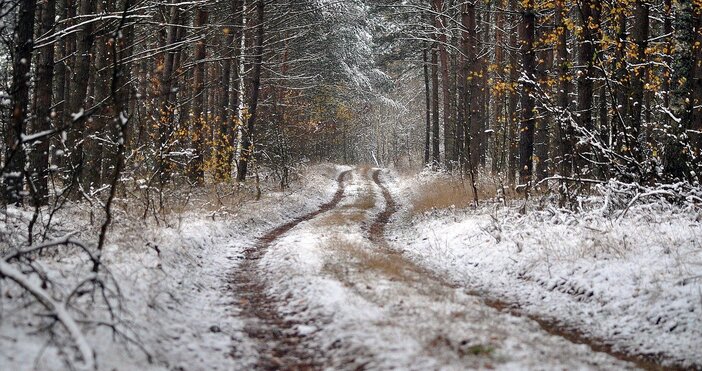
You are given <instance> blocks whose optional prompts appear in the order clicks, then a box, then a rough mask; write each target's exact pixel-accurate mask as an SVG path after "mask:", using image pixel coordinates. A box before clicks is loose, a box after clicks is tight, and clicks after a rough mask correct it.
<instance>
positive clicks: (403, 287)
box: [260, 170, 632, 370]
mask: <svg viewBox="0 0 702 371" xmlns="http://www.w3.org/2000/svg"><path fill="white" fill-rule="evenodd" d="M371 172H372V170H371ZM383 177H385V176H383ZM384 207H385V201H384V198H383V196H382V193H381V191H380V189H379V187H378V186H377V185H376V184H374V183H373V182H372V181H371V177H370V174H368V172H367V171H363V170H361V171H354V172H353V173H352V178H351V179H350V180H347V186H346V198H345V199H344V200H342V202H341V203H340V204H339V206H338V207H337V208H335V209H334V210H331V211H329V212H328V213H325V214H323V215H321V216H319V217H317V218H315V219H313V220H311V221H308V222H305V223H303V224H300V225H299V226H298V227H296V228H295V229H294V230H293V231H291V232H290V233H289V234H287V235H286V236H283V237H281V238H280V239H278V240H277V242H276V243H275V244H274V245H273V246H271V248H270V251H269V252H268V254H267V255H266V256H265V257H264V259H263V260H262V262H261V263H260V267H261V268H262V271H263V272H264V274H267V275H268V276H269V278H268V282H270V283H271V284H270V286H269V287H270V292H271V294H272V295H273V296H274V297H277V298H278V300H279V301H280V302H281V303H282V308H281V311H283V312H284V313H286V314H287V315H288V316H289V317H290V318H292V319H294V320H295V321H296V322H298V323H301V325H300V326H299V328H298V329H297V332H298V334H300V335H301V336H302V337H305V338H307V342H308V344H311V346H314V347H316V348H318V349H319V350H320V351H319V352H318V353H319V356H320V358H322V359H320V360H318V361H319V362H320V363H322V364H324V365H327V366H328V367H330V368H331V369H356V368H358V367H361V368H365V369H413V370H426V369H456V370H459V369H466V368H499V369H525V368H530V369H557V368H559V369H562V368H567V369H597V368H604V369H612V368H617V369H626V368H630V367H632V365H630V364H628V363H625V362H622V361H619V360H617V359H615V358H613V357H611V356H609V355H607V354H604V353H594V352H592V351H591V350H590V349H589V347H588V346H586V345H578V344H573V343H571V342H569V341H567V340H565V339H564V338H561V337H558V336H552V335H550V334H548V333H546V332H545V331H543V330H542V329H541V328H540V326H539V325H538V324H537V323H536V322H534V321H532V320H530V319H528V318H524V317H516V316H512V315H510V314H508V313H502V312H500V311H498V310H496V309H493V308H491V307H490V306H488V305H486V304H485V303H484V302H483V300H482V299H481V298H479V297H476V296H474V295H471V294H470V293H469V292H468V290H467V289H466V288H464V287H462V286H460V285H448V284H446V282H444V281H443V280H441V279H440V278H437V277H435V276H434V275H432V274H431V273H430V272H428V271H426V270H423V269H422V268H421V267H419V266H417V265H415V264H413V263H412V262H411V261H409V260H407V259H405V258H404V257H403V256H401V255H399V254H396V253H393V252H392V251H391V250H389V249H388V248H387V247H386V246H383V245H384V244H382V243H381V244H374V243H371V242H370V239H369V227H370V225H371V223H373V222H374V218H375V217H376V215H378V214H379V212H380V211H381V210H383V208H384Z"/></svg>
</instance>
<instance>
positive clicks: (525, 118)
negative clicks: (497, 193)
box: [519, 0, 536, 187]
mask: <svg viewBox="0 0 702 371" xmlns="http://www.w3.org/2000/svg"><path fill="white" fill-rule="evenodd" d="M535 26H536V14H535V12H534V2H533V0H527V1H526V3H523V9H522V23H521V29H520V39H521V44H522V45H521V47H520V50H521V53H522V68H523V69H524V74H523V75H522V78H523V79H526V80H527V81H525V82H522V84H521V87H522V93H521V105H522V107H521V121H520V126H519V133H520V135H519V182H520V183H521V184H524V185H527V187H528V184H529V182H531V177H532V172H533V165H534V161H533V155H534V122H535V117H534V108H535V103H534V96H533V92H534V82H535V80H536V74H535V72H536V66H535V54H534V32H535Z"/></svg>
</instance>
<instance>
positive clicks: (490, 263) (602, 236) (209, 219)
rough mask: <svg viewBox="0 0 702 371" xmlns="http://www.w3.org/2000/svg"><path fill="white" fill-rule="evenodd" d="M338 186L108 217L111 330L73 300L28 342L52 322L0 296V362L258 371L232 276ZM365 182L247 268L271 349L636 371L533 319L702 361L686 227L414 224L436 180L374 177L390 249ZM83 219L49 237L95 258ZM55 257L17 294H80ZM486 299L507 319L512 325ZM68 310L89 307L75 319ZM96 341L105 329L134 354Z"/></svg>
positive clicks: (360, 171) (656, 222)
mask: <svg viewBox="0 0 702 371" xmlns="http://www.w3.org/2000/svg"><path fill="white" fill-rule="evenodd" d="M348 169H350V168H349V167H342V166H333V165H315V166H311V167H310V168H309V169H308V170H306V171H305V172H304V173H303V175H302V176H303V179H304V186H302V185H300V184H299V183H296V184H297V185H296V186H295V187H294V188H293V189H291V190H287V191H285V192H273V191H268V192H263V196H262V198H261V199H260V200H258V201H255V200H253V199H247V200H243V201H242V200H239V201H231V202H229V201H226V200H225V201H224V202H223V203H222V199H221V198H214V197H213V196H212V194H211V192H212V191H210V193H206V192H200V191H197V192H195V193H194V194H193V195H191V197H187V198H188V199H190V202H189V203H188V204H187V205H185V206H182V207H181V208H177V207H175V206H174V210H173V211H172V212H171V213H170V214H168V216H167V217H165V218H164V219H163V220H161V221H160V222H159V224H156V223H154V222H151V221H146V222H145V221H143V220H142V219H141V218H140V214H141V212H139V209H141V207H143V206H141V205H134V204H129V205H121V207H120V208H118V209H117V210H116V211H115V212H116V213H117V215H116V218H115V220H116V222H115V224H114V225H113V230H112V232H111V233H110V234H109V236H111V237H110V238H109V241H108V243H107V245H106V248H105V251H104V252H103V254H102V260H103V262H104V264H105V265H104V267H103V269H106V270H109V273H110V276H109V277H114V282H117V283H119V289H120V291H121V292H122V301H121V303H120V304H121V305H119V306H115V308H117V317H116V318H117V319H116V320H113V319H112V318H111V317H110V316H109V313H107V312H106V310H105V308H104V305H103V304H102V303H101V302H97V304H95V305H94V306H92V307H91V306H90V300H89V298H88V297H89V296H90V295H85V296H84V297H81V298H80V299H76V300H75V302H74V305H71V306H70V307H69V306H61V305H59V306H54V308H48V309H49V311H54V312H56V313H60V315H61V317H62V318H67V321H68V322H70V321H71V319H74V320H75V322H76V323H77V327H74V328H72V331H71V336H70V337H69V336H68V334H66V333H64V331H56V332H57V337H56V338H54V339H50V338H49V337H48V335H47V333H46V332H45V331H43V330H41V328H42V326H44V325H46V324H47V323H50V322H49V321H48V318H47V316H45V315H43V314H44V312H46V309H47V308H42V306H41V305H39V304H37V303H36V302H35V301H33V300H30V299H31V298H30V297H28V296H27V295H23V294H22V293H21V290H19V288H18V287H17V285H15V284H14V283H11V282H9V280H2V281H0V283H1V285H0V318H2V320H1V321H0V364H2V365H3V369H12V370H25V369H42V370H58V369H65V368H66V367H67V362H71V363H73V364H76V365H78V364H80V361H81V357H80V354H81V353H85V345H86V344H87V346H88V347H89V348H91V349H92V350H94V351H95V362H96V364H97V366H98V369H101V370H102V369H104V370H112V369H117V370H130V369H140V370H165V369H168V370H172V369H188V370H190V369H193V370H205V369H206V370H232V369H251V368H254V367H256V366H257V365H258V363H257V362H258V361H259V357H262V356H264V355H262V354H260V350H261V344H258V343H257V341H258V340H257V339H256V338H251V337H250V335H249V334H248V332H247V331H246V328H248V326H256V325H257V324H258V323H257V321H259V319H256V318H245V317H244V316H243V314H242V311H243V307H241V302H240V300H241V299H240V298H239V297H238V295H237V292H235V290H237V288H238V287H240V286H238V285H237V284H236V282H233V281H232V280H233V278H232V277H233V273H234V272H236V269H237V267H238V266H239V265H240V263H241V262H242V259H243V258H244V256H245V250H246V249H248V248H251V247H252V246H256V242H257V239H258V238H259V237H260V236H263V235H264V234H265V233H266V232H268V231H270V230H272V229H273V228H275V227H278V226H280V225H282V224H284V223H286V222H288V221H290V220H293V219H294V218H296V217H299V216H301V215H307V214H309V213H310V212H313V211H316V210H318V208H319V206H320V205H322V204H324V203H326V202H328V201H329V200H330V199H331V198H332V195H333V194H334V192H336V189H337V184H336V181H335V179H336V177H337V175H338V174H339V173H341V172H342V171H344V170H348ZM376 170H377V169H371V168H367V167H360V168H355V169H353V171H351V173H350V175H349V176H347V177H346V178H345V181H344V184H345V191H344V195H345V196H344V198H343V199H342V200H341V201H340V202H339V204H338V205H337V206H336V207H334V208H332V209H331V210H329V211H327V212H324V213H321V214H319V215H316V216H315V217H314V218H311V219H310V220H307V221H303V222H301V223H299V224H298V225H296V226H295V227H294V228H292V229H291V230H290V231H288V232H287V233H285V234H283V235H282V236H280V237H278V238H276V239H275V240H274V241H273V242H272V243H271V244H270V246H269V247H268V249H267V251H266V252H265V254H264V255H263V257H262V258H261V259H260V260H258V261H257V263H255V264H258V266H257V267H258V268H259V272H260V274H261V281H262V282H265V284H266V290H267V291H268V292H267V293H268V294H269V296H270V297H271V298H273V300H274V305H277V306H278V309H279V313H280V314H281V315H282V316H283V317H284V319H286V320H289V321H291V322H292V323H293V326H292V327H291V328H290V329H282V331H283V332H284V333H286V334H288V335H294V336H295V337H296V338H297V339H299V341H300V345H299V346H300V347H303V348H305V349H309V350H310V352H311V353H313V354H314V355H316V356H317V357H319V359H318V360H316V361H319V363H320V364H322V365H324V366H325V367H327V368H330V369H353V368H365V369H383V370H384V369H411V370H420V369H445V370H461V369H487V368H490V369H493V368H494V369H502V370H516V369H630V368H634V365H633V364H630V363H628V362H624V361H621V360H619V359H616V358H614V357H612V356H610V355H608V354H606V353H602V352H595V351H593V350H592V349H591V348H590V347H589V346H588V345H585V344H577V343H574V342H571V341H569V340H567V339H566V338H564V337H561V336H557V335H554V334H552V333H549V332H548V331H545V329H544V328H543V326H542V325H541V324H540V323H538V322H536V321H534V320H532V319H530V316H535V317H538V318H542V319H545V320H555V321H557V322H558V323H560V324H561V325H562V326H564V327H566V328H575V329H577V330H578V331H580V332H582V333H583V334H585V335H586V336H589V337H592V338H594V339H605V340H607V342H610V343H611V344H612V346H613V348H614V350H623V351H630V352H635V353H638V354H653V355H658V354H662V355H664V356H665V358H666V359H668V360H670V361H677V362H679V364H682V365H692V364H700V363H701V362H702V359H701V358H702V354H700V352H699V349H702V343H701V341H702V340H701V339H702V336H701V335H702V316H700V313H702V278H701V277H702V274H701V272H702V245H701V244H700V242H699V241H702V238H701V237H702V226H701V222H700V221H701V220H702V214H700V212H699V211H695V210H692V211H691V210H690V209H686V210H682V209H680V208H679V207H676V206H671V205H666V204H664V203H660V202H658V203H654V202H646V200H647V199H641V202H638V203H635V204H633V205H631V207H630V208H629V211H628V212H627V213H626V214H612V213H609V214H608V215H604V214H603V210H606V209H607V208H603V207H601V205H600V204H598V203H597V202H598V201H597V199H595V198H593V199H590V200H588V201H587V202H589V204H591V205H594V206H592V207H590V208H588V210H586V211H583V212H579V213H574V212H569V211H566V210H560V209H556V208H554V207H553V206H551V203H550V201H548V200H538V199H534V200H533V201H531V203H529V204H528V212H527V213H526V214H525V215H519V214H518V213H517V212H516V210H515V209H514V208H513V207H512V206H510V205H507V206H505V205H502V204H495V203H490V202H485V203H483V206H480V207H479V208H477V209H462V208H458V207H451V208H449V209H443V210H432V211H429V212H426V213H421V214H417V213H414V212H413V210H412V206H411V202H412V200H413V198H415V197H416V196H417V193H418V192H419V189H420V187H421V186H423V185H426V182H428V181H431V180H432V179H433V178H432V177H434V176H437V175H429V174H428V173H422V174H420V175H418V176H409V175H405V176H400V175H397V174H395V173H392V172H388V171H385V170H383V171H382V172H381V175H380V179H381V180H382V181H383V183H384V184H385V185H386V186H387V187H388V188H389V189H390V191H391V194H392V196H393V198H394V200H395V203H397V205H398V206H399V210H398V211H397V212H396V213H395V214H394V215H393V216H392V218H391V220H390V223H389V224H387V225H386V226H385V230H386V233H385V240H384V241H382V242H380V243H373V242H371V239H370V238H369V237H370V230H371V226H372V225H374V223H375V222H376V218H378V216H379V215H381V214H382V212H383V211H384V210H385V208H386V206H387V205H386V200H385V197H384V195H383V192H382V189H381V188H380V187H379V186H378V185H377V184H376V183H375V182H374V181H373V179H372V174H373V172H375V171H376ZM228 191H229V190H225V192H228ZM198 192H199V193H198ZM183 198H186V197H183ZM86 207H87V206H86V205H69V207H68V208H67V209H65V210H64V211H62V212H61V213H59V215H57V216H56V218H57V219H58V220H59V221H58V222H57V225H56V228H55V230H54V231H52V233H53V235H54V237H55V238H57V239H59V238H64V239H76V240H77V239H81V240H83V241H89V238H90V237H91V236H94V235H95V232H96V231H97V228H99V225H100V221H99V220H95V221H94V225H92V224H91V223H90V218H88V215H89V213H90V212H91V210H86V209H85V208H86ZM187 208H190V210H188V209H187ZM4 213H5V215H3V218H0V232H1V233H0V236H9V237H7V238H5V240H0V242H1V243H2V244H0V253H2V256H6V257H7V256H9V254H11V253H12V252H14V251H17V248H18V247H21V246H22V241H21V238H20V236H21V235H22V234H21V233H15V232H16V231H22V230H24V228H26V224H24V223H25V222H26V221H27V220H28V219H29V218H30V217H31V211H29V210H23V209H19V208H14V207H8V208H7V210H6V211H4ZM135 214H137V215H135ZM617 216H618V218H617ZM42 217H43V216H42ZM93 217H94V216H93ZM97 219H99V218H97ZM40 220H41V219H40ZM61 236H63V237H61ZM374 241H375V239H374ZM52 251H53V252H52V254H46V255H45V256H42V257H41V258H40V259H38V260H37V268H38V269H40V270H41V271H43V272H45V273H46V274H47V276H48V278H50V279H51V280H52V281H53V282H54V285H53V286H50V287H49V288H48V289H44V288H42V287H41V286H39V284H40V283H41V281H40V280H39V279H38V278H37V277H36V275H31V274H28V271H27V272H21V273H20V274H22V275H28V277H32V278H31V280H24V279H20V281H19V282H23V283H24V286H27V287H34V289H35V290H33V291H37V292H40V291H38V290H43V291H46V292H50V295H51V296H50V299H51V300H52V301H55V302H56V303H62V300H64V299H65V297H66V295H67V293H68V292H70V291H71V290H72V289H73V288H74V287H75V285H76V284H77V283H79V282H81V281H82V280H85V279H90V278H91V277H94V276H91V275H90V274H91V273H90V272H87V271H86V270H85V269H83V270H81V269H78V268H77V267H80V266H86V265H87V266H89V263H90V260H89V259H88V257H86V256H85V254H81V253H80V251H79V250H76V249H75V248H63V247H62V248H59V249H54V250H52ZM0 263H1V264H0V270H2V272H3V274H5V275H6V276H8V273H7V272H11V273H12V272H13V269H14V270H15V271H19V270H18V268H16V267H17V266H19V265H16V263H13V262H9V263H8V262H5V261H0ZM88 270H89V268H88ZM14 276H17V275H14ZM14 276H13V277H14ZM17 277H19V276H17ZM101 277H103V278H104V276H101ZM110 287H112V286H110ZM37 288H38V289H37ZM488 299H499V300H501V301H503V302H506V303H513V304H517V305H518V309H517V311H519V312H520V313H522V314H523V315H520V316H517V315H514V314H513V313H512V312H510V311H509V310H499V309H498V308H495V307H494V306H491V305H488V303H487V302H486V300H488ZM111 303H115V302H114V301H111ZM56 308H58V309H56ZM77 308H79V309H81V310H86V309H89V310H86V313H90V314H89V317H88V316H86V315H83V314H82V313H81V312H79V311H78V310H77ZM37 314H39V315H37ZM115 322H116V323H115ZM99 323H102V324H103V325H102V326H100V325H96V324H99ZM104 324H113V325H116V326H117V327H118V328H119V329H121V331H122V332H123V334H125V335H127V336H129V338H130V339H132V340H133V341H134V342H138V343H139V344H141V345H142V346H143V347H144V350H145V352H144V351H142V350H141V349H140V348H139V347H137V346H135V345H134V342H126V341H125V340H124V339H123V338H119V337H117V338H116V337H115V336H114V334H113V332H112V330H111V328H110V327H109V326H104ZM75 330H77V331H78V332H79V333H82V334H83V335H84V337H85V342H84V343H82V344H81V343H80V342H79V343H78V345H79V347H80V348H81V349H80V351H77V349H74V348H75V344H76V343H75V342H73V341H72V340H71V339H73V338H76V337H77V336H76V335H75V334H76V332H75ZM57 345H61V346H57ZM147 353H148V355H150V357H149V356H147ZM283 361H284V360H283Z"/></svg>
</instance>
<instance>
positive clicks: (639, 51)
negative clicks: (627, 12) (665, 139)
mask: <svg viewBox="0 0 702 371" xmlns="http://www.w3.org/2000/svg"><path fill="white" fill-rule="evenodd" d="M648 7H649V5H648V3H647V2H646V1H644V0H637V1H636V4H635V9H634V27H633V29H632V33H631V36H632V42H633V43H634V45H635V47H636V52H635V53H634V60H633V65H634V67H633V69H632V70H631V109H630V112H631V117H630V121H629V130H631V131H630V135H631V137H632V138H631V140H630V143H632V144H633V145H634V148H630V149H629V151H630V152H631V154H632V155H634V158H636V159H637V160H640V159H641V149H642V148H643V147H642V146H643V140H642V138H640V135H642V134H643V133H642V132H641V113H642V108H643V105H644V79H645V78H646V75H647V68H646V47H647V46H648V28H649V22H648V13H649V9H648Z"/></svg>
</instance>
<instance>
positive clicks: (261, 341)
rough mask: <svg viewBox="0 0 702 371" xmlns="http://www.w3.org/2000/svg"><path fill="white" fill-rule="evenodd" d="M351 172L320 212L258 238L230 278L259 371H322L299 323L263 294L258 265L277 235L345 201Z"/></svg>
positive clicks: (341, 178) (278, 303) (298, 219)
mask: <svg viewBox="0 0 702 371" xmlns="http://www.w3.org/2000/svg"><path fill="white" fill-rule="evenodd" d="M350 173H351V170H347V171H344V172H342V173H341V174H339V176H338V178H337V191H336V193H335V194H334V197H333V198H332V199H331V200H330V201H329V202H327V203H325V204H323V205H322V206H320V207H319V209H317V210H315V211H313V212H311V213H308V214H305V215H303V216H300V217H298V218H295V219H293V220H292V221H290V222H288V223H285V224H283V225H281V226H279V227H277V228H275V229H273V230H271V231H269V232H268V233H266V234H265V235H263V236H262V237H261V238H259V239H258V242H257V244H256V245H255V246H253V247H251V248H249V249H247V250H245V251H244V260H243V262H242V263H241V264H240V265H239V267H238V268H237V269H236V271H235V272H233V274H232V276H231V287H232V288H233V290H234V295H235V297H236V298H237V300H238V303H237V305H238V307H239V308H240V310H241V312H240V315H241V316H242V317H243V318H244V319H245V320H246V321H247V322H248V323H247V324H246V325H245V327H244V331H245V333H246V335H247V336H248V337H249V338H250V339H251V340H253V342H254V343H255V344H256V346H257V351H258V355H259V357H258V360H257V363H256V368H257V369H260V370H279V369H286V370H318V369H321V368H322V361H321V360H320V359H319V355H320V352H319V350H318V349H315V347H314V345H313V344H309V342H308V341H305V340H306V339H305V336H304V335H302V334H300V333H299V332H298V331H297V330H296V327H297V325H299V324H300V323H297V322H295V321H291V320H289V319H286V318H284V317H283V316H282V315H281V314H280V312H279V310H278V308H279V306H280V304H281V303H280V302H279V301H278V299H276V298H273V297H271V296H270V295H269V294H268V293H267V292H266V283H265V282H264V278H265V277H264V276H263V275H262V272H260V270H259V268H258V262H259V261H260V260H261V258H262V257H263V256H264V255H265V254H266V252H267V251H268V249H269V248H270V246H271V245H272V244H273V242H275V241H276V240H277V239H278V238H279V237H280V236H282V235H284V234H285V233H287V232H289V231H290V230H291V229H293V228H295V227H296V226H297V225H299V224H300V223H303V222H306V221H309V220H312V219H313V218H315V217H316V216H318V215H320V214H322V213H325V212H327V211H329V210H332V209H333V208H335V207H336V206H337V205H338V204H339V202H340V201H341V200H342V199H343V198H344V180H345V178H346V177H347V176H348V175H349V174H350Z"/></svg>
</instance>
